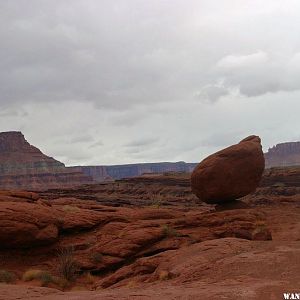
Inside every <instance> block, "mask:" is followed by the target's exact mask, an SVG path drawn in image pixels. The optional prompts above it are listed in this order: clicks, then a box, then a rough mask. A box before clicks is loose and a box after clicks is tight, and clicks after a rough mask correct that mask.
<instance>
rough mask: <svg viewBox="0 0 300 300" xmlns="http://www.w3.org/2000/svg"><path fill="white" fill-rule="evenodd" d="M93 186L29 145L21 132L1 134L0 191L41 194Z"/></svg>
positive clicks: (84, 176)
mask: <svg viewBox="0 0 300 300" xmlns="http://www.w3.org/2000/svg"><path fill="white" fill-rule="evenodd" d="M89 182H92V179H91V178H90V177H88V176H86V175H84V174H83V173H82V172H81V171H80V170H72V169H69V168H66V167H65V165H64V164H63V163H61V162H59V161H57V160H55V159H54V158H52V157H49V156H46V155H45V154H43V153H42V152H41V151H40V150H39V149H38V148H36V147H34V146H32V145H30V144H29V143H28V142H27V141H26V139H25V138H24V135H23V134H22V133H21V132H18V131H12V132H2V133H0V187H1V188H2V189H27V190H28V189H31V190H39V189H46V188H50V187H61V186H74V185H79V184H82V183H89Z"/></svg>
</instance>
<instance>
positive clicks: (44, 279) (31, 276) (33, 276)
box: [22, 269, 55, 286]
mask: <svg viewBox="0 0 300 300" xmlns="http://www.w3.org/2000/svg"><path fill="white" fill-rule="evenodd" d="M22 279H23V280H24V281H31V280H39V281H41V283H42V285H43V286H47V285H48V284H49V283H54V282H55V280H54V279H53V277H52V275H51V274H50V273H49V272H47V271H43V270H36V269H33V270H28V271H26V272H25V273H24V274H23V276H22Z"/></svg>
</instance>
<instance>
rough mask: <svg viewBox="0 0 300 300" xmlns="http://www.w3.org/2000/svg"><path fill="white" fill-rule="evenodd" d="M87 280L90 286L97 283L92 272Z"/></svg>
mask: <svg viewBox="0 0 300 300" xmlns="http://www.w3.org/2000/svg"><path fill="white" fill-rule="evenodd" d="M85 279H86V281H87V283H88V284H94V283H95V282H96V277H95V276H93V275H92V274H91V273H90V272H87V273H86V275H85Z"/></svg>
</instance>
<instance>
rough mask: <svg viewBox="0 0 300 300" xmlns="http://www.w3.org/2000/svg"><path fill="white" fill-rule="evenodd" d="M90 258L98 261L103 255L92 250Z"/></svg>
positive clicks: (95, 261)
mask: <svg viewBox="0 0 300 300" xmlns="http://www.w3.org/2000/svg"><path fill="white" fill-rule="evenodd" d="M90 259H91V261H92V262H94V263H100V262H102V260H103V255H102V253H100V252H94V253H92V254H91V256H90Z"/></svg>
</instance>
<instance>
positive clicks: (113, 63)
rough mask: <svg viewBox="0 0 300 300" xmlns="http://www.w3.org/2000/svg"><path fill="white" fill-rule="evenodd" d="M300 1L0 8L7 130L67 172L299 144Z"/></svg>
mask: <svg viewBox="0 0 300 300" xmlns="http://www.w3.org/2000/svg"><path fill="white" fill-rule="evenodd" d="M299 32H300V1H299V0H294V1H293V0H285V1H278V0H264V1H261V0H235V1H234V0H208V1H206V0H195V1H193V0H181V1H179V0H170V1H164V0H151V1H149V0H113V1H112V0H107V1H106V0H0V40H1V46H0V116H1V117H0V131H10V130H21V131H22V132H23V133H24V135H25V137H26V138H27V140H28V141H29V142H30V143H31V144H34V145H35V146H37V147H39V148H40V149H41V150H42V151H43V152H44V153H46V154H47V155H50V156H53V157H55V158H57V159H58V160H60V161H62V162H64V163H66V164H67V165H84V164H90V165H91V164H119V163H133V162H156V161H179V160H184V161H188V162H197V161H199V160H201V159H203V158H204V157H205V156H207V155H208V154H210V153H212V152H215V151H216V150H219V149H221V148H223V147H226V146H228V145H230V144H232V143H236V142H238V141H239V140H241V139H243V138H244V137H246V136H248V135H251V134H257V135H260V136H261V138H262V141H263V146H264V150H265V151H266V150H267V149H268V147H270V146H272V145H274V144H276V143H279V142H284V141H297V140H300V116H299V115H300V35H299Z"/></svg>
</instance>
